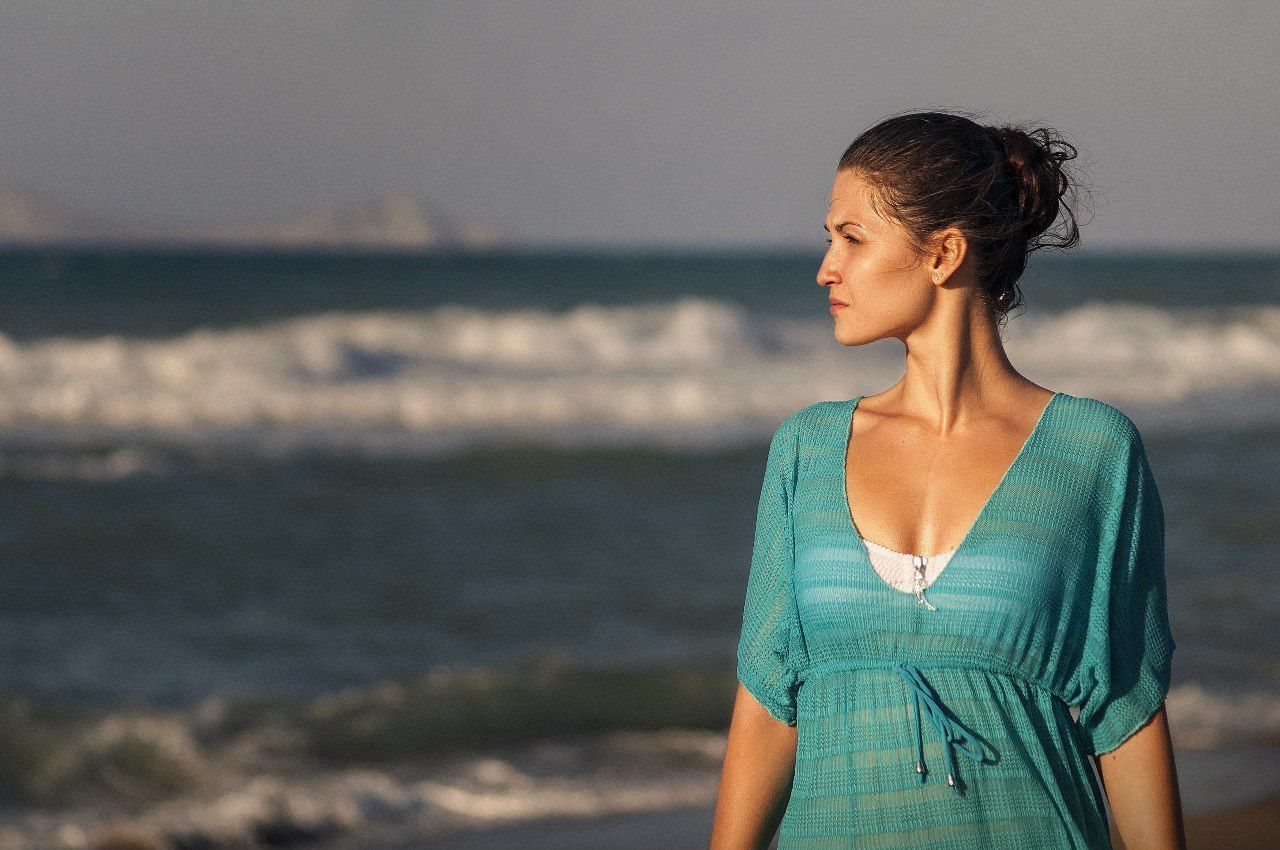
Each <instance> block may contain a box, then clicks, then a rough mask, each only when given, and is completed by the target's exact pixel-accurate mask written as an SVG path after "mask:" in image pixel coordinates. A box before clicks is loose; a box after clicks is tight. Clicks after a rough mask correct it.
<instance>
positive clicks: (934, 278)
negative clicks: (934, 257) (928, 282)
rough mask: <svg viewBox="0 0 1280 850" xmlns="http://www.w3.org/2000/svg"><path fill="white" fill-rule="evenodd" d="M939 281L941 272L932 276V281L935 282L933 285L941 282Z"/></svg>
mask: <svg viewBox="0 0 1280 850" xmlns="http://www.w3.org/2000/svg"><path fill="white" fill-rule="evenodd" d="M941 279H942V273H941V272H939V273H938V274H935V275H934V276H933V280H934V282H935V283H936V282H938V281H939V280H941Z"/></svg>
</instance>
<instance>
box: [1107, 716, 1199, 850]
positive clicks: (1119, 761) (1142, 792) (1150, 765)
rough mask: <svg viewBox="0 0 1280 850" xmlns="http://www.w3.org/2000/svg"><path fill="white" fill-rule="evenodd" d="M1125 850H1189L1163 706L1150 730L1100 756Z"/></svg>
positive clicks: (1144, 729) (1147, 725) (1132, 736)
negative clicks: (1187, 848)
mask: <svg viewBox="0 0 1280 850" xmlns="http://www.w3.org/2000/svg"><path fill="white" fill-rule="evenodd" d="M1097 763H1098V772H1099V773H1100V774H1101V775H1102V784H1103V786H1104V788H1105V789H1106V792H1107V805H1108V806H1110V808H1111V815H1112V817H1114V818H1115V822H1116V830H1117V831H1118V832H1119V833H1120V839H1121V840H1122V841H1123V842H1124V846H1125V850H1186V847H1187V838H1186V834H1185V832H1184V830H1183V824H1182V798H1181V795H1180V794H1179V793H1178V771H1177V768H1176V766H1175V765H1174V760H1173V742H1172V740H1171V739H1170V737H1169V720H1168V717H1167V715H1166V713H1165V707H1164V704H1163V703H1161V705H1160V708H1158V709H1156V712H1155V714H1153V715H1152V717H1151V719H1150V720H1149V721H1147V723H1146V725H1144V726H1143V727H1142V728H1140V729H1139V730H1138V731H1137V732H1134V733H1133V734H1132V735H1130V736H1129V737H1128V738H1127V739H1126V740H1125V741H1124V743H1122V744H1120V746H1118V747H1116V748H1115V749H1114V750H1112V751H1111V752H1109V753H1103V754H1102V755H1100V756H1098V757H1097Z"/></svg>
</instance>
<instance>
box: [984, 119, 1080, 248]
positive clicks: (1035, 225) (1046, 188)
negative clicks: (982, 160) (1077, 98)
mask: <svg viewBox="0 0 1280 850" xmlns="http://www.w3.org/2000/svg"><path fill="white" fill-rule="evenodd" d="M984 129H985V130H986V131H987V135H988V136H990V137H991V140H992V141H993V142H995V144H996V146H997V147H998V148H999V149H1000V151H1001V152H1002V153H1003V154H1004V162H1005V167H1006V168H1007V169H1008V172H1009V176H1010V178H1011V179H1012V182H1013V191H1014V194H1015V202H1016V207H1017V210H1018V214H1019V217H1020V218H1021V221H1022V231H1023V233H1024V234H1025V235H1026V238H1027V239H1028V240H1032V239H1035V238H1036V237H1037V236H1039V235H1040V234H1042V233H1044V232H1045V231H1046V230H1048V229H1049V228H1050V227H1052V226H1053V223H1054V221H1055V220H1057V218H1058V212H1059V209H1060V205H1059V201H1060V200H1061V199H1062V197H1063V195H1065V194H1066V193H1067V190H1068V188H1069V186H1070V181H1069V180H1068V179H1067V175H1066V174H1065V173H1064V172H1063V169H1062V163H1064V162H1066V161H1067V160H1070V159H1075V157H1076V153H1077V151H1076V149H1075V147H1074V146H1073V145H1071V144H1070V143H1069V142H1066V141H1063V140H1062V139H1061V138H1058V137H1055V136H1054V135H1052V133H1051V132H1050V131H1049V130H1047V129H1045V128H1043V127H1041V128H1039V129H1036V130H1032V131H1031V132H1030V133H1028V132H1026V131H1025V130H1022V129H1021V128H1019V127H986V128H984Z"/></svg>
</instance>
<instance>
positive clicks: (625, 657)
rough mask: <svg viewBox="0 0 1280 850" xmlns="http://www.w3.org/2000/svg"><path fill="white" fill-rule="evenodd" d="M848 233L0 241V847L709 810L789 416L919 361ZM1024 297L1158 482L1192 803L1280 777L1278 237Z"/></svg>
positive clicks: (1028, 280) (1038, 356) (1009, 337)
mask: <svg viewBox="0 0 1280 850" xmlns="http://www.w3.org/2000/svg"><path fill="white" fill-rule="evenodd" d="M820 258H821V251H820V250H818V249H815V250H813V251H803V250H796V251H789V252H781V251H778V252H770V251H732V250H723V251H719V252H711V253H692V252H687V253H680V252H645V251H635V252H630V253H597V252H589V251H580V252H551V251H546V252H492V253H488V254H438V255H388V254H382V255H379V254H365V255H361V254H349V255H326V254H298V255H288V254H239V255H237V254H224V253H193V252H187V253H172V252H171V253H161V252H145V251H133V252H101V251H90V250H80V251H69V250H53V249H42V250H34V249H33V250H9V251H7V252H5V253H2V254H0V298H2V299H3V301H2V302H0V303H2V305H3V307H2V308H0V539H2V540H3V547H2V548H0V578H3V581H4V586H5V587H7V588H8V591H7V592H6V593H4V594H3V595H0V645H2V646H3V657H4V659H6V660H5V663H4V664H3V665H2V666H0V847H2V848H15V850H28V848H30V850H35V848H54V847H84V846H89V842H91V841H93V840H95V836H101V835H102V834H103V833H104V831H112V830H114V831H115V832H116V833H117V834H118V835H123V836H160V837H163V839H164V840H165V841H168V842H169V844H168V845H164V844H157V845H156V846H183V847H197V846H198V847H221V846H232V845H234V844H236V842H240V843H241V844H242V845H243V844H246V843H247V844H255V843H256V844H258V845H261V846H268V845H276V846H278V845H280V844H286V843H289V842H295V841H296V842H309V843H311V844H313V845H315V846H322V847H339V846H343V847H348V846H349V847H355V846H360V847H374V846H379V843H380V842H381V843H383V844H386V845H389V844H391V843H395V842H405V841H421V842H424V846H426V845H425V842H429V841H430V840H432V838H433V837H438V836H445V835H448V834H449V833H451V832H456V831H457V830H460V829H465V828H469V827H475V826H481V825H486V824H497V823H522V822H535V821H538V820H539V819H550V818H556V817H563V816H568V815H591V814H613V813H622V812H633V811H643V810H653V809H663V808H670V809H677V808H680V807H687V806H689V805H699V804H707V803H709V802H711V801H713V800H714V794H715V788H716V782H717V781H718V771H719V766H720V759H721V757H722V755H723V750H724V729H725V727H726V725H727V723H728V719H729V713H730V710H731V705H732V698H733V692H734V689H735V678H734V669H733V655H734V649H735V645H736V639H737V631H738V627H739V625H740V619H739V618H740V616H741V604H742V598H743V593H744V590H745V581H746V575H747V568H748V565H749V564H748V562H749V558H750V552H751V544H752V539H751V535H752V531H753V522H754V511H755V506H756V499H757V497H758V495H759V486H760V478H761V474H762V471H763V462H764V455H765V450H766V448H767V443H768V439H769V436H770V434H771V433H772V431H773V429H774V428H775V427H776V426H777V424H778V423H779V422H781V421H782V420H783V419H784V418H786V416H787V415H789V414H790V413H791V412H793V411H795V410H796V409H798V408H800V407H803V406H805V405H807V404H810V403H812V402H815V401H819V400H823V399H845V398H850V397H852V396H854V395H857V394H872V393H875V392H878V391H880V390H881V389H883V388H885V387H887V386H889V385H890V384H892V383H893V382H894V381H896V380H897V378H898V377H899V375H900V374H901V369H902V351H901V346H900V345H898V344H897V343H896V342H893V341H885V342H880V343H876V344H874V345H871V346H866V347H863V348H861V349H856V350H851V349H846V348H845V347H843V346H841V345H840V344H839V343H838V342H837V341H835V339H834V338H833V336H832V333H831V322H832V320H831V317H830V316H829V315H828V313H827V305H826V301H825V297H826V294H825V291H824V290H822V288H821V287H819V286H818V285H817V283H816V281H815V274H816V271H817V264H818V262H819V260H820ZM1021 286H1022V289H1023V291H1024V293H1025V297H1026V300H1027V305H1028V306H1027V308H1026V309H1025V311H1023V312H1021V313H1020V314H1018V315H1015V316H1014V317H1013V318H1011V320H1010V322H1009V325H1008V327H1007V329H1006V330H1005V332H1004V337H1005V340H1006V347H1007V349H1008V352H1009V356H1010V358H1011V360H1012V361H1013V363H1014V365H1015V366H1016V367H1017V368H1018V369H1019V371H1021V372H1022V373H1023V374H1025V375H1026V376H1027V377H1029V378H1031V379H1032V380H1034V381H1036V382H1037V383H1040V384H1042V385H1044V386H1047V387H1049V388H1050V389H1055V390H1062V391H1065V392H1069V393H1072V394H1075V395H1086V396H1092V397H1094V398H1098V399H1101V400H1103V401H1106V402H1108V403H1110V404H1113V405H1115V406H1116V407H1118V408H1119V409H1121V410H1122V411H1124V412H1125V413H1126V414H1128V415H1129V416H1130V417H1131V418H1132V419H1133V420H1134V422H1135V423H1136V424H1137V425H1138V427H1139V429H1140V430H1141V432H1142V434H1143V439H1144V443H1145V445H1146V448H1147V452H1148V455H1149V457H1150V459H1151V463H1152V467H1153V470H1154V471H1155V475H1156V479H1157V482H1158V485H1159V487H1160V491H1161V496H1162V499H1163V502H1164V505H1165V510H1166V528H1167V532H1166V534H1167V537H1166V544H1167V571H1168V579H1169V602H1170V612H1171V621H1172V628H1173V631H1174V635H1175V638H1176V640H1177V642H1178V652H1177V655H1176V656H1175V661H1174V674H1173V677H1174V681H1173V686H1172V690H1171V694H1170V698H1169V712H1170V718H1171V723H1172V726H1173V733H1174V738H1175V744H1176V745H1177V746H1178V749H1179V752H1178V756H1179V760H1180V761H1179V765H1180V768H1181V769H1182V770H1183V793H1184V795H1185V801H1186V804H1187V806H1188V810H1189V811H1196V810H1206V809H1209V808H1213V807H1216V806H1221V805H1226V804H1228V803H1233V802H1238V801H1241V800H1250V799H1254V798H1256V797H1259V796H1261V795H1262V794H1263V793H1266V792H1272V791H1275V790H1277V789H1280V779H1277V778H1276V777H1275V776H1273V775H1271V774H1274V773H1275V771H1274V770H1272V771H1270V772H1269V773H1268V772H1267V771H1264V770H1262V769H1261V768H1263V767H1265V766H1266V765H1267V764H1270V765H1271V766H1272V767H1274V765H1275V764H1276V763H1280V762H1278V761H1277V759H1278V758H1280V755H1278V754H1280V629H1276V628H1275V624H1276V623H1277V622H1278V621H1280V617H1278V615H1280V562H1278V561H1277V552H1280V522H1278V521H1277V519H1276V515H1277V509H1278V508H1280V402H1278V400H1277V398H1278V396H1277V391H1278V390H1280V255H1275V254H1240V253H1235V254H1231V253H1223V254H1188V255H1179V254H1170V253H1114V254H1081V255H1076V256H1064V257H1057V256H1049V257H1042V256H1039V255H1037V256H1035V257H1033V258H1032V261H1031V264H1030V267H1029V269H1028V272H1027V274H1026V275H1025V276H1024V278H1023V280H1022V281H1021ZM140 846H141V845H140Z"/></svg>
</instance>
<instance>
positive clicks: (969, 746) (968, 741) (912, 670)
mask: <svg viewBox="0 0 1280 850" xmlns="http://www.w3.org/2000/svg"><path fill="white" fill-rule="evenodd" d="M893 672H895V673H897V674H898V675H899V676H901V677H902V678H903V680H904V681H906V683H907V685H908V686H910V687H911V689H912V690H913V691H915V698H916V773H918V774H919V775H920V781H921V782H924V781H925V772H924V732H923V730H922V728H921V724H920V703H921V702H923V703H924V706H925V708H926V709H927V710H928V712H929V722H930V723H932V724H933V728H934V729H935V730H936V731H937V733H938V737H939V738H941V739H942V749H943V752H945V753H946V755H947V784H948V785H950V786H951V787H952V788H955V790H956V793H957V794H958V793H960V789H959V788H957V787H956V779H955V776H956V757H955V753H954V752H953V751H952V745H955V746H958V747H959V748H960V752H962V753H964V754H965V755H967V756H968V757H969V758H971V759H973V760H974V761H976V762H981V761H982V760H983V757H984V754H983V751H982V745H981V744H979V743H978V741H977V739H975V738H974V737H973V735H971V734H970V733H969V731H968V730H966V729H965V728H964V727H963V726H961V725H960V724H959V723H958V722H956V721H955V720H952V719H951V718H950V717H948V716H947V715H946V713H945V712H944V711H943V710H942V704H941V703H940V702H939V700H938V695H937V693H936V692H935V691H934V690H933V686H931V685H930V684H929V683H928V682H927V681H925V678H924V676H922V675H921V674H920V668H919V667H917V666H915V665H914V664H909V663H907V662H904V661H899V662H897V663H896V664H894V665H893Z"/></svg>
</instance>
